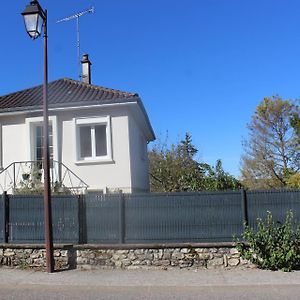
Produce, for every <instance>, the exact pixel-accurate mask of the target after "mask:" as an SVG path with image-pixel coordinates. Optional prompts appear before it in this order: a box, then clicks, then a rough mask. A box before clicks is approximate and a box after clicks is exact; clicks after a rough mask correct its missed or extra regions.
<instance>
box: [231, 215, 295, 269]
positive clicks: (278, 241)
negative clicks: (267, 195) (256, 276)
mask: <svg viewBox="0 0 300 300" xmlns="http://www.w3.org/2000/svg"><path fill="white" fill-rule="evenodd" d="M242 237H243V239H244V241H245V242H246V243H247V245H246V244H245V243H244V242H240V241H237V249H238V250H239V252H240V254H241V256H242V258H244V259H247V260H249V261H250V262H252V263H254V264H256V265H257V266H258V267H259V268H261V269H268V270H282V271H288V272H289V271H291V270H294V269H297V268H299V266H300V248H299V242H300V226H299V223H298V224H296V222H295V221H294V217H293V213H292V211H288V212H287V214H286V218H285V222H284V223H283V224H281V223H279V222H277V223H276V224H275V222H274V221H273V217H272V214H271V213H270V212H268V215H267V217H266V219H265V220H262V219H260V218H259V219H257V232H254V230H253V229H252V228H250V227H249V226H246V225H245V226H244V233H243V234H242Z"/></svg>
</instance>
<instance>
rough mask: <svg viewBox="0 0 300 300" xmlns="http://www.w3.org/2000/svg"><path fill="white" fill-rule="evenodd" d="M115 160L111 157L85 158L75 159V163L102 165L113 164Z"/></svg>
mask: <svg viewBox="0 0 300 300" xmlns="http://www.w3.org/2000/svg"><path fill="white" fill-rule="evenodd" d="M114 163H115V161H114V160H113V159H111V158H105V159H87V160H77V161H75V165H79V166H81V165H102V164H114Z"/></svg>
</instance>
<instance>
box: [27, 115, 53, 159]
mask: <svg viewBox="0 0 300 300" xmlns="http://www.w3.org/2000/svg"><path fill="white" fill-rule="evenodd" d="M43 121H44V118H43V117H32V118H26V121H25V123H26V127H27V134H28V139H27V140H28V141H30V142H29V149H28V154H27V157H28V160H30V161H33V160H35V148H34V147H35V143H36V141H35V127H36V126H37V125H40V124H43ZM49 124H51V125H52V135H53V136H52V143H53V160H58V141H57V117H56V116H49Z"/></svg>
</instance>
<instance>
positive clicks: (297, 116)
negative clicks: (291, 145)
mask: <svg viewBox="0 0 300 300" xmlns="http://www.w3.org/2000/svg"><path fill="white" fill-rule="evenodd" d="M299 103H300V100H299ZM296 107H297V109H296V112H294V114H293V116H292V117H291V126H292V127H293V128H294V131H295V133H296V135H297V136H298V143H299V144H300V113H299V111H300V107H299V106H296Z"/></svg>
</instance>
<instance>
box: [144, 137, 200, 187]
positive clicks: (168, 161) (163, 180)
mask: <svg viewBox="0 0 300 300" xmlns="http://www.w3.org/2000/svg"><path fill="white" fill-rule="evenodd" d="M197 152H198V150H197V149H196V148H195V146H194V145H193V144H192V139H191V136H190V134H189V133H186V135H185V139H184V140H183V141H181V142H180V143H179V144H178V145H175V144H172V145H171V146H170V147H169V148H168V146H167V143H166V142H165V143H163V144H161V143H158V144H156V145H154V147H153V148H152V150H151V151H150V152H149V163H150V185H151V191H153V192H178V191H191V190H195V189H196V183H197V181H198V179H197V177H198V176H199V175H200V173H199V164H198V163H197V162H196V161H195V160H194V156H195V155H196V153H197Z"/></svg>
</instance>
